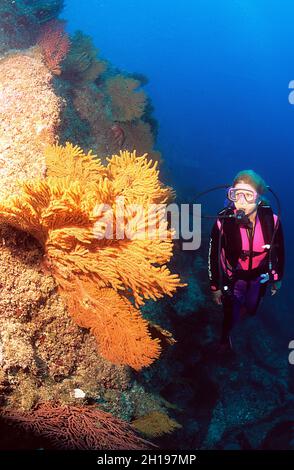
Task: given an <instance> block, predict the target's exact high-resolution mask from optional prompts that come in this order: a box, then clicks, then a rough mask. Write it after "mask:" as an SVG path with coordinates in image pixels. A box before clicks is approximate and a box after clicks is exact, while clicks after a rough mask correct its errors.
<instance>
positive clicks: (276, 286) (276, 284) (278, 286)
mask: <svg viewBox="0 0 294 470" xmlns="http://www.w3.org/2000/svg"><path fill="white" fill-rule="evenodd" d="M281 286H282V281H276V282H274V283H273V284H272V285H271V295H275V294H276V293H277V292H278V290H279V289H281Z"/></svg>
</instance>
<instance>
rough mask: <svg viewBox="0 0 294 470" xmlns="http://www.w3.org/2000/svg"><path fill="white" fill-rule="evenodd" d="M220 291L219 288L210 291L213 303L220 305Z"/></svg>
mask: <svg viewBox="0 0 294 470" xmlns="http://www.w3.org/2000/svg"><path fill="white" fill-rule="evenodd" d="M222 295H223V294H222V291H221V289H218V290H215V291H214V292H212V300H213V302H214V303H215V304H217V305H221V304H222Z"/></svg>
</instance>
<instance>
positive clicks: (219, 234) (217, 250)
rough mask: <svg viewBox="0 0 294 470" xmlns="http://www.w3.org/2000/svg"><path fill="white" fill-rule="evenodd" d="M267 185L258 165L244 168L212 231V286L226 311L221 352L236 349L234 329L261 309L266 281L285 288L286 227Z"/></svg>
mask: <svg viewBox="0 0 294 470" xmlns="http://www.w3.org/2000/svg"><path fill="white" fill-rule="evenodd" d="M266 190H267V186H266V184H265V182H264V180H263V179H262V178H261V177H260V176H259V175H258V174H257V173H255V172H254V171H253V170H244V171H240V172H239V173H238V174H237V175H236V177H235V179H234V182H233V186H232V187H231V188H230V189H229V190H228V193H227V198H228V199H229V201H230V204H229V206H228V207H226V208H225V209H223V210H221V211H220V212H219V213H218V216H219V218H218V219H217V220H216V222H215V224H214V225H213V228H212V231H211V237H210V244H209V257H208V258H209V259H208V272H209V280H210V289H211V292H212V298H213V301H214V302H215V303H216V304H218V305H222V306H223V313H224V318H223V325H222V336H221V341H220V346H219V352H226V351H229V350H231V349H232V343H231V338H230V332H231V330H232V329H233V327H234V326H235V325H236V323H238V321H239V320H240V319H241V317H243V315H244V314H247V315H254V314H255V313H256V311H257V309H258V306H259V303H260V300H261V298H262V297H263V296H264V294H265V292H266V288H267V285H268V284H270V285H271V294H272V295H274V294H275V293H276V292H277V290H278V289H280V287H281V279H282V276H283V272H284V239H283V230H282V225H281V222H280V220H279V218H278V217H277V215H276V214H274V213H273V211H272V209H271V207H270V206H269V204H268V203H267V201H266V200H265V199H264V198H263V197H262V194H263V193H265V192H266Z"/></svg>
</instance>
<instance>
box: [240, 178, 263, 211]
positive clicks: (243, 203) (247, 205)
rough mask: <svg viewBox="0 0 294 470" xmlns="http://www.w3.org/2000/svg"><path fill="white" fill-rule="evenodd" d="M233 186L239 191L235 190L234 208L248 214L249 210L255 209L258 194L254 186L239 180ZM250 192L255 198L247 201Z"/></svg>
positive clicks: (250, 195)
mask: <svg viewBox="0 0 294 470" xmlns="http://www.w3.org/2000/svg"><path fill="white" fill-rule="evenodd" d="M234 188H235V189H240V192H239V191H237V201H235V202H234V204H235V207H236V209H237V210H243V211H244V212H245V214H249V213H250V212H253V211H254V210H256V208H257V203H258V194H256V190H255V189H254V187H253V186H251V185H250V184H247V183H242V182H240V183H237V184H236V185H235V186H234ZM246 190H247V191H248V193H247V192H246ZM252 192H254V194H256V198H255V200H254V201H252V202H248V200H249V201H250V198H251V197H252ZM246 196H247V199H246Z"/></svg>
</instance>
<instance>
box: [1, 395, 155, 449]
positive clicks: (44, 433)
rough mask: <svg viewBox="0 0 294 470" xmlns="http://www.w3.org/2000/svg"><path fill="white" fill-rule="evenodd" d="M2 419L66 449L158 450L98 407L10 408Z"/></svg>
mask: <svg viewBox="0 0 294 470" xmlns="http://www.w3.org/2000/svg"><path fill="white" fill-rule="evenodd" d="M1 416H2V417H3V418H4V419H7V420H8V422H10V423H14V424H16V425H17V426H19V427H20V428H23V429H24V430H26V431H31V432H33V433H34V434H35V435H37V436H40V437H43V438H45V439H48V440H49V442H50V443H51V444H52V445H53V446H54V447H55V448H59V449H65V450H68V449H69V450H78V449H79V450H142V449H149V448H151V447H153V448H154V447H156V446H154V444H152V443H151V442H148V441H146V440H144V439H142V438H140V437H139V436H138V435H137V434H136V433H135V432H134V430H133V429H132V428H131V426H130V425H129V424H128V423H127V422H125V421H123V420H121V419H119V418H116V417H114V416H113V415H111V414H110V413H106V412H104V411H102V410H99V409H98V408H96V406H75V405H58V404H52V403H50V402H47V403H43V404H41V405H40V406H39V407H38V408H37V409H35V410H31V411H18V410H9V409H6V410H5V411H2V413H1Z"/></svg>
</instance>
